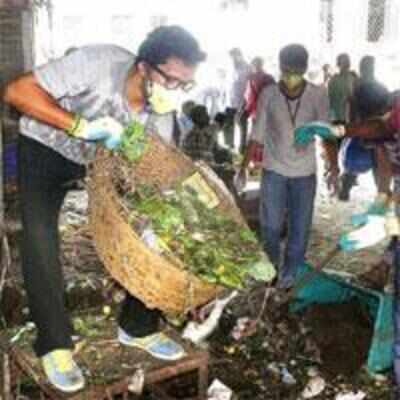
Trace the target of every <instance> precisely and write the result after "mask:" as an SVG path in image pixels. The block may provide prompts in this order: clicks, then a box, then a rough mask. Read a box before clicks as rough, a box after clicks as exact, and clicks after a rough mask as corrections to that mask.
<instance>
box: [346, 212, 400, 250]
mask: <svg viewBox="0 0 400 400" xmlns="http://www.w3.org/2000/svg"><path fill="white" fill-rule="evenodd" d="M399 234H400V224H399V219H398V218H397V217H396V216H395V215H394V214H393V213H391V214H390V215H387V216H386V217H383V216H377V215H371V216H368V218H367V223H366V224H365V225H364V226H362V227H361V228H360V229H357V230H355V231H352V232H349V233H346V234H343V235H341V237H340V240H339V245H340V247H341V249H342V250H344V251H354V250H360V249H364V248H366V247H370V246H374V245H376V244H378V243H379V242H381V241H382V240H385V239H386V238H388V237H390V236H398V235H399Z"/></svg>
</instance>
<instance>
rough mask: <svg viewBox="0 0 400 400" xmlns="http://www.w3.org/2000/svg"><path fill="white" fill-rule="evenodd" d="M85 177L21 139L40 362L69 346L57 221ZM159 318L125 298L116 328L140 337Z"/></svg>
mask: <svg viewBox="0 0 400 400" xmlns="http://www.w3.org/2000/svg"><path fill="white" fill-rule="evenodd" d="M84 175H85V168H84V167H83V166H81V165H79V164H76V163H74V162H72V161H69V160H67V159H66V158H64V157H63V156H61V155H60V154H59V153H57V152H56V151H54V150H52V149H50V148H48V147H46V146H44V145H42V144H40V143H39V142H37V141H35V140H32V139H29V138H27V137H25V136H23V135H20V137H19V145H18V184H19V193H20V201H21V214H22V225H23V234H22V244H21V253H22V272H23V277H24V282H25V289H26V291H27V296H28V302H29V308H30V313H31V318H32V320H33V322H34V323H35V325H36V327H37V332H38V334H37V340H36V343H35V345H34V347H35V351H36V353H37V355H38V356H39V357H40V356H43V355H45V354H46V353H48V352H50V351H52V350H55V349H68V348H72V347H73V344H72V340H71V334H72V325H71V321H70V318H69V315H68V312H67V310H66V309H65V293H64V279H63V274H62V268H61V264H60V259H59V249H60V238H59V232H58V219H59V214H60V209H61V206H62V203H63V201H64V198H65V195H66V194H67V192H68V183H69V182H71V181H73V180H76V179H79V178H82V177H83V176H84ZM159 317H160V314H159V312H158V311H153V310H148V309H147V308H146V307H145V305H144V304H143V303H142V302H140V301H139V300H138V299H135V298H133V297H131V296H128V295H127V297H126V299H125V302H124V304H123V305H122V310H121V315H120V319H119V324H120V326H121V327H122V328H123V329H124V330H125V331H127V332H128V333H129V334H131V335H132V336H145V335H147V334H150V333H153V332H154V331H156V330H157V328H158V322H159Z"/></svg>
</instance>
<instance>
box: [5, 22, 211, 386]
mask: <svg viewBox="0 0 400 400" xmlns="http://www.w3.org/2000/svg"><path fill="white" fill-rule="evenodd" d="M205 57H206V55H205V53H204V52H202V51H201V49H200V47H199V44H198V43H197V41H196V40H195V38H194V37H192V35H191V34H190V33H188V32H187V31H185V30H184V29H182V28H181V27H178V26H165V27H160V28H157V29H155V30H154V31H153V32H151V33H150V34H149V35H148V36H147V38H146V39H145V41H144V42H142V44H141V45H140V47H139V50H138V53H137V55H136V57H135V56H134V55H133V54H132V53H130V52H129V51H127V50H125V49H122V48H120V47H117V46H114V45H93V46H85V47H82V48H79V49H75V50H74V51H72V52H70V53H69V54H68V55H66V56H64V57H62V58H59V59H57V60H54V61H52V62H50V63H48V64H46V65H43V66H40V67H38V68H36V69H35V70H34V71H32V72H31V73H28V74H26V75H23V76H21V77H19V78H17V79H15V80H14V81H12V82H11V83H9V84H8V85H7V87H6V88H5V92H4V101H5V102H7V103H9V104H11V105H13V106H14V107H15V108H17V109H18V110H19V111H20V112H21V113H23V114H24V115H23V117H22V118H21V121H20V131H21V135H20V138H19V154H18V165H19V190H20V198H21V211H22V222H23V239H22V266H23V275H24V282H25V287H26V291H27V295H28V301H29V307H30V312H31V317H32V319H33V321H34V323H35V324H36V327H37V340H36V342H35V351H36V354H37V355H38V357H40V358H41V361H42V364H43V368H44V371H45V373H46V375H47V377H48V379H49V381H50V382H51V383H52V384H53V385H54V386H55V387H56V388H58V389H59V390H62V391H64V392H74V391H77V390H80V389H82V388H83V386H84V384H85V380H84V377H83V374H82V371H81V370H80V368H79V367H78V366H77V364H76V363H75V362H74V360H73V357H72V348H73V342H72V339H71V333H72V328H71V322H70V318H69V315H68V313H67V311H66V309H65V306H64V288H63V275H62V269H61V264H60V261H59V236H58V217H59V213H60V209H61V205H62V203H63V200H64V198H65V195H66V193H67V192H68V182H70V181H73V180H76V179H79V178H82V177H83V176H84V175H85V166H86V165H87V164H88V163H89V162H90V161H92V160H93V159H94V155H95V151H96V145H97V143H101V144H102V145H104V146H105V147H106V148H108V149H111V150H112V149H115V148H116V147H117V146H118V145H119V143H120V140H121V135H122V132H123V126H124V125H126V124H127V123H128V122H129V121H131V120H132V119H135V120H137V121H139V122H141V123H142V124H144V125H145V127H146V130H148V131H153V132H157V133H159V134H160V135H162V136H163V138H164V139H165V140H166V141H167V142H172V141H173V134H172V133H173V126H174V124H173V121H172V118H173V117H172V115H173V114H172V113H168V112H169V111H172V108H171V107H170V106H171V104H170V102H169V101H167V100H166V98H167V96H166V95H168V94H169V92H170V91H173V90H178V89H181V90H184V91H187V90H189V89H190V88H191V87H192V86H193V84H194V80H193V79H194V74H195V71H196V68H197V66H198V64H199V63H200V62H202V61H204V60H205ZM166 89H167V91H166ZM163 113H168V114H166V115H160V114H163ZM168 128H169V129H168ZM166 135H168V136H166ZM159 318H160V312H159V311H158V310H150V309H148V308H147V307H146V306H145V305H144V304H143V303H142V302H141V301H140V300H138V299H137V298H135V297H132V296H130V295H128V294H127V296H126V299H125V301H124V303H123V305H122V310H121V314H120V317H119V329H118V339H119V341H120V342H121V343H122V344H125V345H128V346H136V347H139V348H142V349H143V350H145V351H147V352H148V353H150V354H151V355H152V356H154V357H157V358H160V359H165V360H176V359H178V358H180V357H182V356H183V354H184V351H183V349H182V347H181V346H180V345H179V344H178V343H176V342H174V341H172V340H171V339H170V338H168V337H167V336H165V335H164V334H162V333H155V332H157V331H158V324H159Z"/></svg>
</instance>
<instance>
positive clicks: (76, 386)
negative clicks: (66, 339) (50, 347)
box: [41, 350, 85, 393]
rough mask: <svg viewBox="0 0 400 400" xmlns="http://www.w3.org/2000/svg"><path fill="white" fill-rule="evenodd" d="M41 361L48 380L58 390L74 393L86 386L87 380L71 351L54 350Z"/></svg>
mask: <svg viewBox="0 0 400 400" xmlns="http://www.w3.org/2000/svg"><path fill="white" fill-rule="evenodd" d="M41 360H42V365H43V369H44V372H45V374H46V376H47V379H48V380H49V382H50V383H51V384H52V385H53V386H54V387H55V388H57V389H58V390H60V391H62V392H65V393H73V392H77V391H78V390H81V389H82V388H83V387H84V386H85V378H84V377H83V374H82V371H81V369H80V368H79V367H78V365H77V364H76V363H75V361H74V360H73V358H72V351H71V350H54V351H51V352H50V353H48V354H46V355H45V356H43V357H42V358H41Z"/></svg>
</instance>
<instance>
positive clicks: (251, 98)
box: [244, 57, 275, 121]
mask: <svg viewBox="0 0 400 400" xmlns="http://www.w3.org/2000/svg"><path fill="white" fill-rule="evenodd" d="M272 83H275V79H274V77H273V76H272V75H269V74H267V73H266V72H265V71H264V60H263V59H262V58H261V57H255V58H254V59H253V61H252V62H251V74H250V76H249V80H248V82H247V86H246V91H245V94H244V97H245V107H244V109H245V112H246V114H247V115H248V116H249V118H251V120H252V121H254V119H255V117H256V112H257V99H258V95H259V94H260V93H261V90H262V89H264V87H265V86H267V85H270V84H272Z"/></svg>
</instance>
